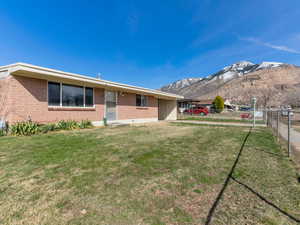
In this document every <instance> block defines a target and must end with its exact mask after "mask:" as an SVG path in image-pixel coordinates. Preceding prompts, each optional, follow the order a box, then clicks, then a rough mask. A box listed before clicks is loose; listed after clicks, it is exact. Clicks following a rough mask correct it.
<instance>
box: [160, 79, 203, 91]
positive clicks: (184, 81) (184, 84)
mask: <svg viewBox="0 0 300 225" xmlns="http://www.w3.org/2000/svg"><path fill="white" fill-rule="evenodd" d="M202 79H203V78H186V79H182V80H178V81H175V82H173V83H171V84H169V85H167V86H165V87H166V88H168V89H180V88H184V87H187V86H190V85H192V84H194V83H196V82H198V81H201V80H202Z"/></svg>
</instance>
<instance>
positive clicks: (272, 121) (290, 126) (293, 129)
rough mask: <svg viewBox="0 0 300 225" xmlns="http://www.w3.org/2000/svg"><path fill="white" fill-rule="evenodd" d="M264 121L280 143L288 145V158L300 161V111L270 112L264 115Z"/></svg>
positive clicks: (281, 110)
mask: <svg viewBox="0 0 300 225" xmlns="http://www.w3.org/2000/svg"><path fill="white" fill-rule="evenodd" d="M264 119H265V121H266V123H267V126H268V127H270V128H271V129H272V130H273V133H274V135H275V136H276V137H277V139H278V141H279V140H283V142H284V143H285V144H286V148H287V152H288V156H289V157H290V156H297V158H299V159H300V157H299V156H300V111H294V110H289V109H277V110H268V111H265V113H264Z"/></svg>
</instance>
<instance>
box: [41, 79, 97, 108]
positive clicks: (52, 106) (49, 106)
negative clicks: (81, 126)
mask: <svg viewBox="0 0 300 225" xmlns="http://www.w3.org/2000/svg"><path fill="white" fill-rule="evenodd" d="M49 82H51V83H57V84H59V85H60V103H59V106H58V105H49V90H48V88H49ZM63 84H66V85H73V84H67V83H62V82H56V81H51V80H47V104H48V108H59V109H63V108H66V109H70V108H72V109H95V108H96V105H95V88H93V87H88V88H92V89H93V106H85V88H86V86H85V85H83V86H80V85H74V86H79V87H83V106H63V105H62V85H63Z"/></svg>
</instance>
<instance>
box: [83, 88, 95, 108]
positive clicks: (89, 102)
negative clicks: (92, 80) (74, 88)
mask: <svg viewBox="0 0 300 225" xmlns="http://www.w3.org/2000/svg"><path fill="white" fill-rule="evenodd" d="M93 92H94V91H93V88H85V106H88V107H92V106H93V105H94V94H93Z"/></svg>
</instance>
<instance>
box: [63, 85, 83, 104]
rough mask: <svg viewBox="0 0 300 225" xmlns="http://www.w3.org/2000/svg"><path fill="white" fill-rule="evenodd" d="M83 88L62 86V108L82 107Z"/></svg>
mask: <svg viewBox="0 0 300 225" xmlns="http://www.w3.org/2000/svg"><path fill="white" fill-rule="evenodd" d="M83 95H84V94H83V87H79V86H73V85H68V84H63V85H62V106H79V107H83Z"/></svg>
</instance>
